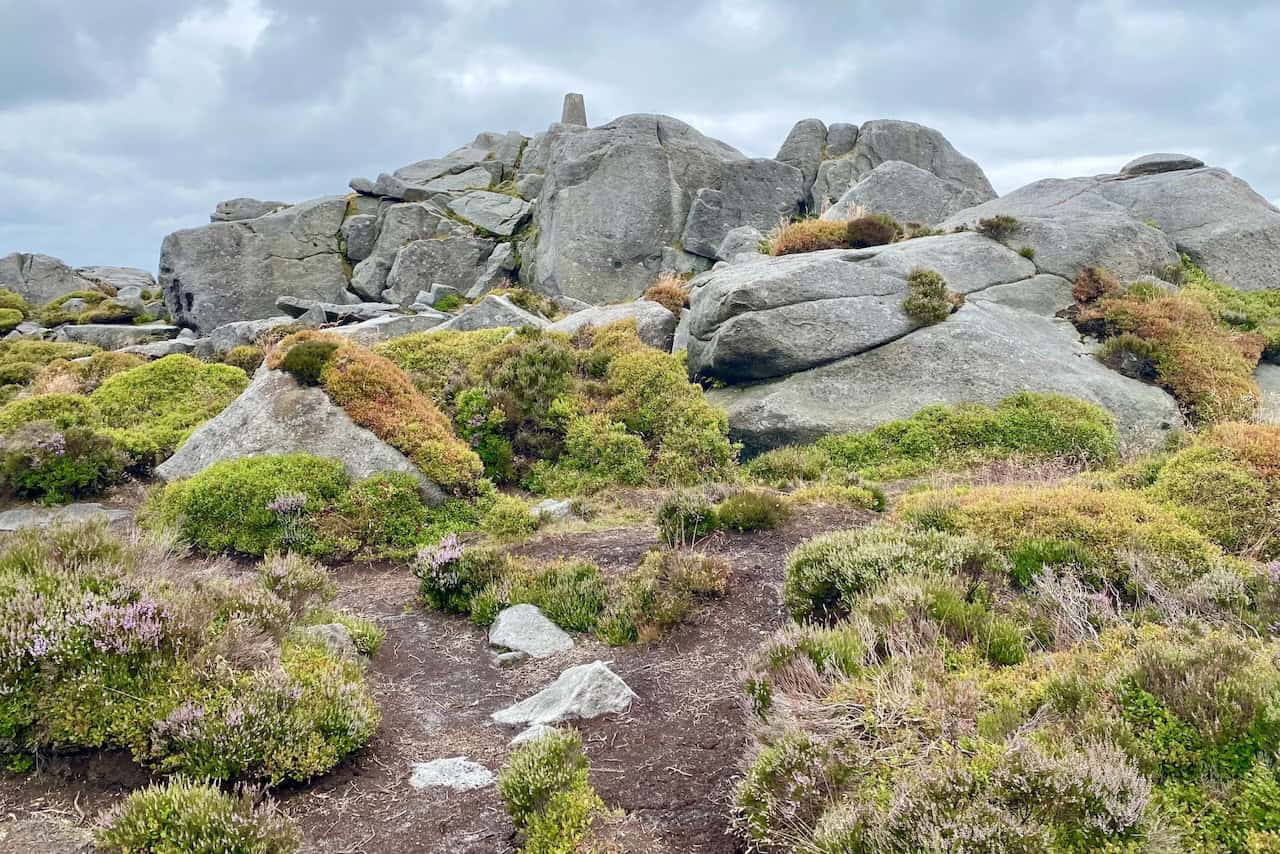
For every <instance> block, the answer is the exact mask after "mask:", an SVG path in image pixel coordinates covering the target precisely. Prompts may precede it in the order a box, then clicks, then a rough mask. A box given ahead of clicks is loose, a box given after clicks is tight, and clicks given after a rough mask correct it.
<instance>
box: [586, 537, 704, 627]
mask: <svg viewBox="0 0 1280 854" xmlns="http://www.w3.org/2000/svg"><path fill="white" fill-rule="evenodd" d="M728 586H729V565H728V564H727V563H725V561H723V560H722V559H720V558H715V557H710V556H708V555H703V554H699V553H697V552H692V551H681V550H674V549H661V550H655V551H651V552H649V553H648V554H647V555H645V558H644V560H643V561H642V562H641V564H640V566H639V567H637V568H636V569H635V570H633V571H632V572H630V573H628V574H627V576H626V577H625V578H624V579H622V580H621V581H620V582H619V584H618V589H616V590H615V591H614V592H613V594H612V595H611V597H610V602H609V606H608V608H607V609H606V610H605V612H604V614H603V615H602V616H600V618H599V623H598V625H596V633H597V634H598V635H599V636H600V637H601V638H602V639H603V640H604V641H605V642H606V643H608V644H610V645H613V646H620V645H623V644H629V643H636V642H646V643H647V642H650V641H653V640H655V639H657V638H658V637H659V636H661V635H662V634H663V633H665V632H667V631H668V630H669V629H671V628H672V627H673V626H675V625H677V624H678V623H680V622H682V621H684V620H685V619H686V618H687V617H688V616H689V614H690V613H691V612H692V611H693V608H694V606H695V604H697V602H698V600H700V599H707V598H712V597H718V596H723V595H724V594H725V593H726V592H727V590H728Z"/></svg>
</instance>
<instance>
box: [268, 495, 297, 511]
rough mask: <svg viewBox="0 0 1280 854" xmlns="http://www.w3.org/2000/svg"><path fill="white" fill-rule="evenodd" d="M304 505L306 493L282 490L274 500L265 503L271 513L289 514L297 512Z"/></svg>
mask: <svg viewBox="0 0 1280 854" xmlns="http://www.w3.org/2000/svg"><path fill="white" fill-rule="evenodd" d="M306 506H307V496H306V494H304V493H301V492H284V493H281V494H280V495H277V496H276V497H275V500H274V501H272V502H271V503H270V504H268V505H267V509H268V510H270V511H271V512H272V513H280V514H290V513H298V512H300V511H301V510H302V508H303V507H306Z"/></svg>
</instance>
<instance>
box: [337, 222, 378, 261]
mask: <svg viewBox="0 0 1280 854" xmlns="http://www.w3.org/2000/svg"><path fill="white" fill-rule="evenodd" d="M342 241H343V244H344V245H345V246H346V248H347V259H348V260H349V261H352V262H353V263H354V262H358V261H363V260H364V259H366V258H368V257H369V256H370V255H372V254H373V247H374V245H375V244H376V243H377V242H378V217H377V216H375V215H374V214H357V215H356V216H351V217H347V218H346V220H344V221H343V223H342Z"/></svg>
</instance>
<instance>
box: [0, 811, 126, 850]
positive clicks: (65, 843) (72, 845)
mask: <svg viewBox="0 0 1280 854" xmlns="http://www.w3.org/2000/svg"><path fill="white" fill-rule="evenodd" d="M0 850H3V851H9V852H13V854H94V852H95V851H101V850H102V849H100V848H98V847H97V846H96V845H94V842H93V828H92V827H82V826H80V825H77V824H76V823H75V822H73V821H69V820H68V819H66V818H63V817H61V816H59V815H58V814H56V813H55V812H54V811H53V810H40V811H39V812H36V813H34V814H32V815H28V816H26V817H23V818H19V817H17V816H16V815H13V814H10V815H7V816H5V820H4V822H3V823H2V824H0Z"/></svg>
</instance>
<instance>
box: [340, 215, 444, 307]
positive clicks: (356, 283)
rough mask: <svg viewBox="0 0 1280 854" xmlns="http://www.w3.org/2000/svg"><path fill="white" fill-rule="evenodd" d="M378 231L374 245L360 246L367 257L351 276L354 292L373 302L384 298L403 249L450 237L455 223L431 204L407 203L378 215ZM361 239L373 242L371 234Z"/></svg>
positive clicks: (353, 218)
mask: <svg viewBox="0 0 1280 854" xmlns="http://www.w3.org/2000/svg"><path fill="white" fill-rule="evenodd" d="M366 216H367V214H366ZM357 218H358V217H352V220H355V219H357ZM361 227H362V228H363V226H361ZM374 231H375V236H374V237H373V238H372V242H371V244H370V245H368V246H365V245H363V244H362V245H361V246H360V247H359V248H360V252H362V253H363V254H364V257H363V258H361V259H360V262H359V263H358V264H356V266H355V269H354V270H353V271H352V273H351V290H353V291H355V292H356V293H357V294H359V295H360V296H361V297H362V298H364V299H366V300H370V301H375V300H379V299H382V292H383V291H385V290H386V289H387V275H388V274H389V273H390V272H391V268H392V266H393V265H394V264H395V261H396V255H398V254H399V252H400V250H401V249H402V248H404V247H405V246H407V245H409V244H410V243H412V242H414V241H416V240H425V239H427V238H429V237H438V236H440V237H443V236H446V235H448V234H449V233H450V232H451V224H449V223H446V222H444V221H443V217H442V216H441V214H440V211H439V210H437V209H435V208H433V207H431V206H430V205H426V204H421V203H417V202H407V203H403V204H395V205H389V206H388V207H387V208H385V209H384V210H382V212H381V213H380V214H378V215H376V216H375V223H374ZM359 239H360V240H361V241H369V240H370V238H369V236H368V235H362V236H361V237H360V238H359ZM353 260H354V259H353Z"/></svg>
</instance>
